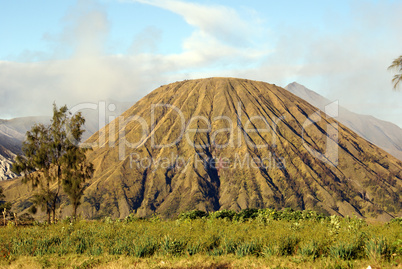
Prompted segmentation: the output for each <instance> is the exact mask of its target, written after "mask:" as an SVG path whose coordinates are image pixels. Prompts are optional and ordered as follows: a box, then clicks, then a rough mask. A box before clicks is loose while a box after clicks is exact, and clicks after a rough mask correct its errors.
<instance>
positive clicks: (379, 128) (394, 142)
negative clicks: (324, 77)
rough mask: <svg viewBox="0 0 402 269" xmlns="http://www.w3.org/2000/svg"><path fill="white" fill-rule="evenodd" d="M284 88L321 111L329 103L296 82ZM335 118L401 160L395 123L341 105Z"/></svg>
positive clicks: (401, 131) (400, 132)
mask: <svg viewBox="0 0 402 269" xmlns="http://www.w3.org/2000/svg"><path fill="white" fill-rule="evenodd" d="M285 89H287V90H288V91H290V92H291V93H293V94H295V95H297V96H298V97H300V98H302V99H304V100H306V101H307V102H309V103H310V104H312V105H313V106H316V107H317V108H318V109H320V110H321V111H325V106H326V105H328V104H330V103H331V101H330V100H329V99H327V98H325V97H323V96H321V95H319V94H318V93H316V92H314V91H312V90H309V89H307V88H306V87H304V86H303V85H300V84H298V83H296V82H293V83H291V84H289V85H287V86H286V87H285ZM336 119H337V120H338V121H339V122H341V123H342V124H344V125H345V126H346V127H348V128H350V129H351V130H353V131H354V132H356V133H357V134H359V135H360V136H361V137H363V138H365V139H367V140H368V141H370V142H372V143H373V144H375V145H376V146H378V147H380V148H382V149H383V150H385V151H386V152H388V153H390V154H391V155H393V156H395V157H396V158H398V159H399V160H402V129H401V128H399V127H398V126H397V125H395V124H393V123H391V122H387V121H383V120H379V119H377V118H375V117H373V116H369V115H361V114H357V113H354V112H351V111H349V110H347V109H346V108H344V107H342V106H340V107H339V116H338V117H337V118H336Z"/></svg>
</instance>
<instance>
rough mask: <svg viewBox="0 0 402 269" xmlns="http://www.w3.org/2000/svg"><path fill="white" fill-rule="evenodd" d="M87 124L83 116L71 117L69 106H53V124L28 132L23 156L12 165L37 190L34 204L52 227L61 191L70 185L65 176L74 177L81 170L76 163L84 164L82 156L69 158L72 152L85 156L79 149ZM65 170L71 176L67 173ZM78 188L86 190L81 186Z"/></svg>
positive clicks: (18, 157) (37, 126)
mask: <svg viewBox="0 0 402 269" xmlns="http://www.w3.org/2000/svg"><path fill="white" fill-rule="evenodd" d="M84 122H85V119H84V118H83V117H82V115H81V114H80V113H77V114H75V115H73V116H71V115H70V114H69V112H68V109H67V106H63V107H61V108H60V109H58V108H57V106H56V104H54V105H53V118H52V121H51V124H50V125H48V126H45V125H42V124H38V125H35V126H34V127H33V128H32V129H31V131H28V132H27V138H26V141H24V143H23V146H22V151H23V153H24V156H17V158H16V162H15V164H14V165H13V170H14V172H16V173H18V174H22V175H23V176H24V179H23V182H24V183H28V182H31V183H32V186H33V187H34V188H37V189H38V191H37V193H36V194H35V195H34V197H33V200H32V202H33V203H34V205H36V206H41V207H42V209H44V210H46V214H47V220H48V222H49V223H50V220H51V215H53V218H52V220H53V222H54V221H55V219H56V209H57V206H58V202H59V196H60V191H61V188H62V185H63V184H66V182H67V181H65V180H63V176H65V175H67V176H68V175H70V174H74V173H73V172H72V171H73V169H76V168H77V167H80V165H79V164H78V163H73V162H80V161H85V157H82V156H81V157H80V158H73V159H71V158H70V157H67V156H68V155H70V156H71V155H73V154H72V152H74V154H75V155H77V156H79V155H81V154H82V155H84V156H85V154H84V150H83V149H82V150H81V149H80V147H79V142H80V141H81V136H82V133H83V130H82V128H81V127H82V125H83V124H84ZM64 169H67V171H69V172H68V173H64V172H63V170H64ZM79 186H80V187H82V188H83V187H84V186H83V185H82V184H81V185H79ZM63 187H64V186H63ZM63 189H65V190H66V189H68V188H66V187H64V188H63Z"/></svg>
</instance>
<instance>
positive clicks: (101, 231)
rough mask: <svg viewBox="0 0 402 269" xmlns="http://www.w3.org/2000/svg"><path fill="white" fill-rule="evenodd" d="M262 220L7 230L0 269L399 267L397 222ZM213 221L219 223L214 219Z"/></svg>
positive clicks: (1, 236)
mask: <svg viewBox="0 0 402 269" xmlns="http://www.w3.org/2000/svg"><path fill="white" fill-rule="evenodd" d="M267 212H268V210H266V211H261V210H260V211H259V212H257V213H256V214H254V215H253V216H251V217H250V216H249V217H247V218H244V216H243V218H241V217H240V218H239V216H241V215H240V214H236V215H235V216H234V217H233V216H232V217H228V214H227V212H226V213H222V212H221V213H214V214H211V215H210V216H208V217H205V216H204V217H202V218H200V217H199V216H198V217H194V218H192V217H189V216H183V215H182V216H181V217H180V218H179V219H177V220H166V221H164V220H161V219H159V218H157V217H155V218H151V219H136V218H133V217H128V218H126V219H125V220H112V219H110V218H106V219H105V220H104V221H87V220H80V221H76V222H73V223H70V222H69V221H67V220H66V221H62V222H60V223H58V224H54V225H45V224H36V225H33V226H28V227H16V226H13V225H9V226H7V227H3V228H1V230H0V265H1V266H3V267H4V268H5V267H8V266H11V268H12V267H13V266H16V267H15V268H19V267H18V266H20V265H21V266H22V267H24V266H25V268H31V267H32V268H43V267H55V268H57V267H66V266H70V265H74V266H78V267H79V268H112V267H114V268H125V264H131V263H132V264H137V265H138V266H137V267H138V268H141V267H143V268H169V267H180V266H181V267H184V268H185V267H194V266H196V265H201V264H202V265H204V267H199V268H239V267H240V268H247V267H246V265H249V266H250V267H253V266H254V268H264V267H266V268H270V267H273V265H275V266H282V267H289V268H300V267H313V268H352V267H355V268H360V267H359V266H363V265H364V266H366V267H365V268H367V266H368V265H371V266H372V267H373V266H386V267H389V266H392V265H394V266H397V265H398V264H399V263H400V262H401V261H402V258H401V256H402V225H401V223H400V222H398V221H393V222H390V223H384V224H367V223H365V222H364V221H363V220H360V219H355V218H339V217H331V218H328V217H322V216H317V215H314V216H313V217H305V215H306V214H307V213H304V215H303V214H299V215H297V214H295V213H291V212H288V213H286V214H285V213H277V212H276V211H275V212H274V214H271V213H272V212H270V213H269V212H268V213H269V215H270V216H271V217H268V218H265V219H263V218H262V217H261V215H264V214H267ZM219 214H220V216H225V217H223V218H218V217H217V216H218V215H219ZM275 214H279V217H278V216H275ZM289 214H293V215H294V217H289ZM229 215H230V214H229ZM28 264H29V265H30V266H28ZM107 265H108V266H111V267H107ZM74 266H72V268H73V267H74ZM205 266H206V267H205ZM208 266H211V267H208ZM195 268H197V267H195ZM274 268H275V267H274ZM373 268H374V267H373Z"/></svg>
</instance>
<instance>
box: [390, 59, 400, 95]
mask: <svg viewBox="0 0 402 269" xmlns="http://www.w3.org/2000/svg"><path fill="white" fill-rule="evenodd" d="M388 70H395V71H397V72H398V73H397V74H395V75H394V78H393V79H392V83H393V84H394V90H397V89H398V87H399V85H400V83H401V82H402V55H401V56H399V57H398V58H396V59H395V60H393V61H392V64H391V65H390V66H389V67H388Z"/></svg>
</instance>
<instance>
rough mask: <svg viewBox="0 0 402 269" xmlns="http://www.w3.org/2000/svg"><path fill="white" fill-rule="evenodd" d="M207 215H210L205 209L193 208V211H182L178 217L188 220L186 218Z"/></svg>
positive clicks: (198, 217) (192, 218) (191, 218)
mask: <svg viewBox="0 0 402 269" xmlns="http://www.w3.org/2000/svg"><path fill="white" fill-rule="evenodd" d="M207 216H208V214H207V213H206V212H204V211H201V210H192V211H188V212H183V213H180V215H179V217H178V219H179V220H186V219H190V220H194V219H201V218H203V217H207Z"/></svg>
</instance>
